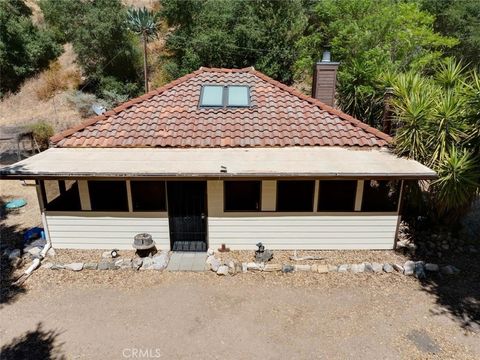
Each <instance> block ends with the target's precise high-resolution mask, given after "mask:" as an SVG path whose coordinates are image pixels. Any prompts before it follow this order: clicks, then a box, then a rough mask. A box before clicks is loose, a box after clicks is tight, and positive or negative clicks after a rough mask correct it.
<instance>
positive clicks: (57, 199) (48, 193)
mask: <svg viewBox="0 0 480 360" xmlns="http://www.w3.org/2000/svg"><path fill="white" fill-rule="evenodd" d="M43 194H44V199H43V201H44V203H45V208H46V209H47V210H50V211H80V210H81V205H80V194H79V191H78V183H77V181H76V180H58V181H57V180H45V181H44V182H43Z"/></svg>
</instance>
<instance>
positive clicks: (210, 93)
mask: <svg viewBox="0 0 480 360" xmlns="http://www.w3.org/2000/svg"><path fill="white" fill-rule="evenodd" d="M199 106H200V107H229V108H236V107H248V106H250V87H248V86H246V85H226V86H223V85H204V86H203V87H202V91H201V93H200V102H199Z"/></svg>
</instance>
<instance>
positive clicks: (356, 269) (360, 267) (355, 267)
mask: <svg viewBox="0 0 480 360" xmlns="http://www.w3.org/2000/svg"><path fill="white" fill-rule="evenodd" d="M350 270H351V271H352V272H353V273H362V272H364V271H365V264H352V266H351V267H350Z"/></svg>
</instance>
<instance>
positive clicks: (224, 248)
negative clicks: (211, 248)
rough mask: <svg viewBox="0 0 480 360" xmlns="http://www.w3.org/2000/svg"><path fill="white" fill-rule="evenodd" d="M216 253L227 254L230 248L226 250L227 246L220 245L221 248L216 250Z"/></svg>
mask: <svg viewBox="0 0 480 360" xmlns="http://www.w3.org/2000/svg"><path fill="white" fill-rule="evenodd" d="M218 251H219V252H229V251H230V248H227V246H226V245H225V244H222V246H221V247H219V248H218Z"/></svg>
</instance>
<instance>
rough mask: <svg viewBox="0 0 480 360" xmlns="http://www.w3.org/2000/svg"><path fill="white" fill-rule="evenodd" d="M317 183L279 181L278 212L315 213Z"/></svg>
mask: <svg viewBox="0 0 480 360" xmlns="http://www.w3.org/2000/svg"><path fill="white" fill-rule="evenodd" d="M314 189H315V181H296V180H292V181H277V211H313V192H314Z"/></svg>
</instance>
